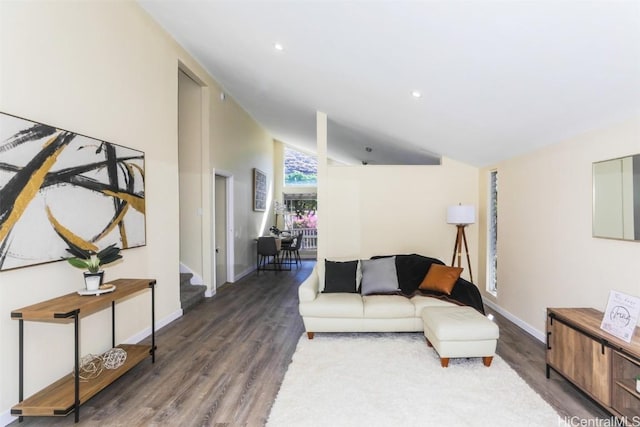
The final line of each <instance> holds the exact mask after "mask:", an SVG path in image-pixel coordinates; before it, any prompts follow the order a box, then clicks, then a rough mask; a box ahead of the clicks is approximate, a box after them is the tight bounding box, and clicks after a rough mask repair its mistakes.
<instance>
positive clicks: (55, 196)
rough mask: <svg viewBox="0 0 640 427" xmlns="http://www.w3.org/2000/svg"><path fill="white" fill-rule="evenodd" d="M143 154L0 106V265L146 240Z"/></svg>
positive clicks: (5, 266) (12, 265)
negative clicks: (1, 110)
mask: <svg viewBox="0 0 640 427" xmlns="http://www.w3.org/2000/svg"><path fill="white" fill-rule="evenodd" d="M144 178H145V174H144V153H143V152H141V151H138V150H133V149H131V148H126V147H123V146H120V145H116V144H112V143H109V142H105V141H99V140H97V139H94V138H89V137H87V136H83V135H80V134H77V133H74V132H70V131H66V130H63V129H57V128H55V127H52V126H49V125H45V124H42V123H37V122H33V121H29V120H26V119H22V118H19V117H15V116H12V115H9V114H4V113H0V271H2V270H9V269H13V268H18V267H25V266H28V265H34V264H41V263H45V262H50V261H58V260H61V259H63V258H67V257H69V256H70V254H69V253H68V252H67V251H66V248H67V247H69V244H70V243H73V244H75V245H76V246H79V247H81V248H84V249H86V250H91V251H98V250H99V249H102V248H104V247H106V246H108V245H110V244H112V243H115V244H116V245H117V246H118V247H120V248H123V249H126V248H132V247H136V246H143V245H145V244H146V231H145V197H144V194H145V193H144Z"/></svg>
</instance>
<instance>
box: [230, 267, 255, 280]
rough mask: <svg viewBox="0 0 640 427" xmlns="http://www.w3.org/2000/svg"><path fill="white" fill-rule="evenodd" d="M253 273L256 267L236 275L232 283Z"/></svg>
mask: <svg viewBox="0 0 640 427" xmlns="http://www.w3.org/2000/svg"><path fill="white" fill-rule="evenodd" d="M254 271H256V267H249V268H247V269H246V270H245V271H243V272H241V273H238V274H236V277H235V279H234V282H237V281H238V280H240V279H242V278H243V277H244V276H248V275H249V274H251V273H253V272H254Z"/></svg>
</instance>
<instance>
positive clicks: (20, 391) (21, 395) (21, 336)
mask: <svg viewBox="0 0 640 427" xmlns="http://www.w3.org/2000/svg"><path fill="white" fill-rule="evenodd" d="M18 322H19V323H18V335H19V338H18V346H19V350H18V352H19V356H18V369H19V370H20V373H19V374H18V399H19V401H20V402H22V401H23V400H24V320H22V319H20V320H19V321H18ZM23 419H24V417H23V416H22V415H21V416H19V417H18V421H19V422H22V420H23Z"/></svg>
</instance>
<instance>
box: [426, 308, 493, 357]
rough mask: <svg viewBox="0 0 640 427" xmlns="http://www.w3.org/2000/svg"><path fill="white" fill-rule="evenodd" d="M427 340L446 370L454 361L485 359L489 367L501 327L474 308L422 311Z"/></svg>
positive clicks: (429, 309)
mask: <svg viewBox="0 0 640 427" xmlns="http://www.w3.org/2000/svg"><path fill="white" fill-rule="evenodd" d="M421 317H422V321H423V322H424V336H425V338H426V339H427V344H428V345H429V347H434V348H435V350H436V351H437V352H438V355H439V356H440V364H441V365H442V367H443V368H446V367H447V366H448V365H449V359H450V358H452V357H482V361H483V362H484V365H485V366H490V365H491V361H492V360H493V356H494V354H495V351H496V345H497V341H498V337H499V334H500V332H499V330H498V325H496V324H495V323H494V322H492V321H491V320H489V319H488V318H486V317H485V316H483V315H482V314H480V313H479V312H478V311H477V310H475V309H473V308H471V307H462V306H457V307H430V308H428V309H424V310H422V313H421Z"/></svg>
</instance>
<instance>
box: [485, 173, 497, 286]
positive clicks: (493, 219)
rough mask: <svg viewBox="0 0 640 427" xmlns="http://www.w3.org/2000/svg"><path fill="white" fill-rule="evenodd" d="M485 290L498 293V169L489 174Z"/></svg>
mask: <svg viewBox="0 0 640 427" xmlns="http://www.w3.org/2000/svg"><path fill="white" fill-rule="evenodd" d="M488 211H489V212H488V214H487V218H488V219H489V221H488V222H489V224H488V227H489V233H488V236H489V237H488V239H487V240H488V242H487V243H488V246H489V247H488V251H487V252H488V258H487V291H489V292H491V293H493V294H494V295H496V294H497V293H498V277H497V271H498V171H491V172H490V174H489V208H488Z"/></svg>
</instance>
